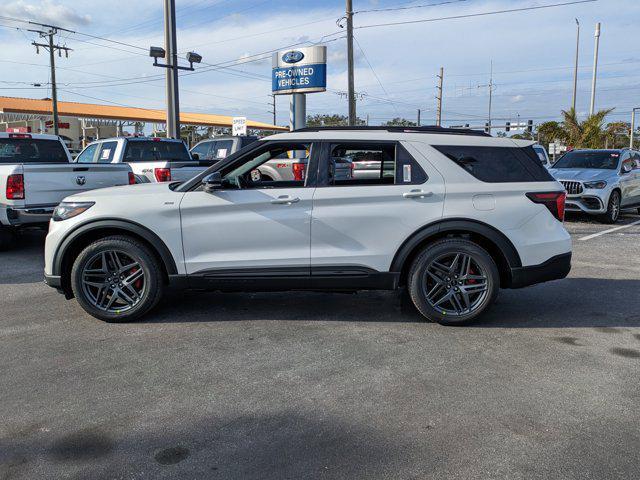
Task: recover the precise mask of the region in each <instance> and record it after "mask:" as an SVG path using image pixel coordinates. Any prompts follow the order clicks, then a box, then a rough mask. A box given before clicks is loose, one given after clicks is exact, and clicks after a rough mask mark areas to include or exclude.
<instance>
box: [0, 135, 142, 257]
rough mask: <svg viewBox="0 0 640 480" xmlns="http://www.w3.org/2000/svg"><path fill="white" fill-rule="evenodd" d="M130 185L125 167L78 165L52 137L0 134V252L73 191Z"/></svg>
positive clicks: (44, 219) (46, 217)
mask: <svg viewBox="0 0 640 480" xmlns="http://www.w3.org/2000/svg"><path fill="white" fill-rule="evenodd" d="M130 183H134V177H133V172H132V171H131V168H130V167H129V166H128V165H78V164H75V163H71V156H70V155H69V151H68V150H67V147H66V146H65V144H64V142H63V141H62V140H61V139H60V137H57V136H55V135H43V134H30V133H6V132H0V250H2V249H6V248H8V247H9V246H10V245H11V243H12V242H13V240H14V237H15V235H14V234H15V232H16V230H18V229H21V228H25V227H46V226H47V225H48V222H49V218H50V217H51V214H52V213H53V210H54V209H55V207H56V206H57V205H58V203H60V201H61V200H62V199H63V198H65V197H68V196H69V195H73V194H75V193H80V192H84V191H86V190H93V189H96V188H103V187H113V186H115V185H127V184H130Z"/></svg>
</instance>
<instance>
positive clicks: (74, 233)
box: [52, 219, 178, 297]
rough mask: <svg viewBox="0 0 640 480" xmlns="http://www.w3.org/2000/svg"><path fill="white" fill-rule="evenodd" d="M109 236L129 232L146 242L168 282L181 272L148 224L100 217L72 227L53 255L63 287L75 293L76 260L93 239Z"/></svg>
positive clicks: (55, 269)
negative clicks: (72, 275)
mask: <svg viewBox="0 0 640 480" xmlns="http://www.w3.org/2000/svg"><path fill="white" fill-rule="evenodd" d="M110 235H126V236H129V237H133V238H135V239H137V240H138V241H140V242H142V243H144V244H145V245H146V246H147V247H149V249H150V250H151V252H152V253H153V254H154V256H155V257H156V259H157V260H158V262H159V264H160V267H161V269H162V272H163V275H164V280H165V282H167V281H168V278H169V276H170V275H176V274H177V273H178V271H177V267H176V262H175V259H174V258H173V255H172V254H171V251H170V250H169V248H168V247H167V246H166V245H165V243H164V242H163V241H162V239H161V238H160V237H158V235H156V234H155V233H154V232H152V231H151V230H149V229H148V228H147V227H145V226H143V225H140V224H139V223H135V222H132V221H129V220H119V219H101V220H95V221H92V222H87V223H84V224H82V225H79V226H77V227H76V228H74V229H73V230H71V231H70V232H69V233H68V234H67V235H66V236H65V237H64V239H63V240H62V242H61V243H60V246H59V247H58V249H57V250H56V253H55V255H54V258H53V266H52V270H53V275H59V276H60V277H61V287H62V290H63V291H64V292H65V294H66V295H67V297H70V296H72V295H73V294H72V292H71V281H70V272H71V267H72V265H73V260H74V259H75V258H76V256H77V255H78V254H79V253H80V252H81V251H82V249H83V248H85V247H86V246H87V245H89V244H90V243H91V242H92V241H94V240H97V239H99V238H103V237H106V236H110Z"/></svg>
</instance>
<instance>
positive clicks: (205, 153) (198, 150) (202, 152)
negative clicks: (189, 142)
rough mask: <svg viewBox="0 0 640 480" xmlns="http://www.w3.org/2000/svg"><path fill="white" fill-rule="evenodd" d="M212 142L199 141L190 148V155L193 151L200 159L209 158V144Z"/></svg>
mask: <svg viewBox="0 0 640 480" xmlns="http://www.w3.org/2000/svg"><path fill="white" fill-rule="evenodd" d="M212 143H213V142H203V143H199V144H198V145H196V146H195V147H193V149H191V155H193V154H194V153H195V154H197V155H198V158H199V159H200V160H209V159H210V157H209V150H210V149H211V144H212Z"/></svg>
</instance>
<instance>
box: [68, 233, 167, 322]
mask: <svg viewBox="0 0 640 480" xmlns="http://www.w3.org/2000/svg"><path fill="white" fill-rule="evenodd" d="M114 255H115V256H114ZM105 265H106V266H105ZM116 270H117V271H118V274H117V275H114V272H116ZM100 285H101V286H100ZM71 288H72V289H73V293H74V295H75V297H76V299H77V300H78V303H79V304H80V306H81V307H82V308H83V309H84V311H86V312H87V313H88V314H89V315H91V316H93V317H95V318H98V319H100V320H104V321H105V322H113V323H118V322H128V321H132V320H135V319H137V318H140V317H142V316H143V315H145V314H146V313H148V312H149V311H150V310H151V309H152V308H153V307H155V306H156V304H157V303H158V301H159V300H160V298H161V297H162V292H163V289H164V282H163V274H162V270H161V267H160V264H159V262H158V260H157V259H156V257H155V256H154V255H153V253H152V252H151V250H150V249H149V248H148V247H147V246H146V245H144V244H143V243H141V242H139V241H138V240H136V239H133V238H131V237H126V236H111V237H105V238H102V239H100V240H97V241H95V242H93V243H91V244H90V245H89V246H87V247H86V248H85V249H84V250H82V252H80V255H78V257H77V258H76V260H75V262H74V263H73V267H72V269H71ZM114 297H115V298H114Z"/></svg>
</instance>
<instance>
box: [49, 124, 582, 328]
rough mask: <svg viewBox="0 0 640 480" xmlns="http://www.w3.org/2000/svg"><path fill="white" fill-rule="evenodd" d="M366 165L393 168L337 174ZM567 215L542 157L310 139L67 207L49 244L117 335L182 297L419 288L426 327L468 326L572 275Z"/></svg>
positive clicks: (63, 280) (468, 136) (75, 287)
mask: <svg viewBox="0 0 640 480" xmlns="http://www.w3.org/2000/svg"><path fill="white" fill-rule="evenodd" d="M296 151H309V168H307V169H305V172H304V178H302V179H299V180H282V181H265V180H264V179H263V178H262V177H261V176H260V175H259V174H256V170H257V169H258V168H259V167H260V166H261V165H263V164H264V163H267V162H270V161H272V159H274V158H278V157H280V156H281V155H283V154H285V153H286V154H287V155H291V152H296ZM357 151H366V152H378V154H379V155H380V158H382V159H383V161H384V162H385V163H386V164H387V165H384V166H383V168H381V169H380V170H379V172H380V173H379V176H378V177H377V178H366V179H365V178H345V179H340V178H336V176H334V175H332V174H331V172H332V168H333V164H334V162H335V160H336V159H339V158H340V156H344V155H348V156H353V155H356V152H357ZM385 172H393V173H394V174H393V176H389V175H386V173H385ZM445 193H446V195H445ZM564 199H565V191H564V188H563V187H562V185H560V184H559V183H558V182H557V181H555V180H554V179H553V177H551V175H550V174H549V172H548V171H547V170H546V169H545V168H544V167H543V166H542V165H541V164H540V162H539V161H538V158H537V156H536V154H535V152H534V151H533V149H532V147H531V142H514V141H512V140H509V139H500V138H492V137H490V136H487V135H485V134H483V133H479V132H475V131H471V130H469V131H461V130H457V129H456V130H450V129H446V128H436V127H430V128H427V127H422V128H414V129H412V132H410V133H409V132H405V131H403V129H402V128H396V127H384V128H376V127H366V128H365V127H361V128H358V127H353V128H350V129H344V128H342V129H332V128H308V129H302V130H297V131H295V132H292V133H285V134H279V135H274V136H271V137H268V138H267V139H265V140H261V141H258V142H255V143H254V144H252V145H251V146H249V147H247V148H245V149H243V150H241V151H239V152H237V153H236V154H233V155H231V156H229V157H228V158H227V159H226V160H225V161H224V162H219V163H217V164H216V165H213V166H212V167H211V168H209V169H207V171H206V172H203V173H202V174H200V175H198V176H197V177H195V178H193V179H191V180H190V181H188V182H185V183H183V184H176V183H163V184H153V185H136V186H133V187H128V188H126V189H124V188H112V189H107V190H98V191H95V192H88V193H84V194H80V195H74V196H71V197H69V198H67V199H66V200H65V202H63V203H62V204H61V205H60V207H58V209H57V210H56V214H55V215H54V217H53V221H52V223H51V227H50V229H49V234H48V236H47V240H46V246H45V279H46V282H47V283H48V284H49V285H50V286H52V287H55V288H57V289H58V290H59V291H61V292H63V293H64V294H65V295H66V297H67V298H71V297H74V296H75V297H76V299H77V301H78V302H79V304H80V305H81V306H82V308H84V309H85V310H86V311H87V312H88V313H89V314H91V315H93V316H95V317H97V318H100V319H102V320H105V321H109V322H121V321H127V320H133V319H135V318H138V317H140V316H142V315H144V314H146V313H147V312H149V311H150V310H151V309H152V308H153V307H154V306H155V305H156V304H157V302H158V300H159V299H160V297H161V296H162V293H163V290H164V289H165V287H167V286H169V285H171V286H186V287H188V288H193V289H196V290H219V291H256V290H262V291H265V290H266V291H278V290H305V289H310V290H329V291H356V290H363V289H387V290H392V289H397V288H400V287H406V288H407V289H408V292H409V294H410V296H411V299H412V300H413V303H414V304H415V306H416V307H417V308H418V310H419V311H420V312H421V313H422V314H423V315H424V316H425V317H426V318H429V319H432V320H435V321H438V322H440V323H443V324H462V323H466V322H469V321H471V320H474V319H476V318H477V317H478V316H479V315H481V314H482V313H484V312H485V311H486V310H487V309H488V308H489V307H490V305H491V304H492V303H493V302H494V300H495V299H496V296H497V294H498V290H499V289H500V288H520V287H524V286H527V285H532V284H534V283H539V282H544V281H547V280H554V279H560V278H564V277H565V276H566V275H567V273H568V272H569V269H570V262H571V238H570V236H569V234H568V233H567V231H566V230H565V229H564V226H563V224H562V220H563V215H564ZM256 308H257V307H256ZM211 311H212V312H215V308H214V309H212V310H211ZM213 314H214V313H212V315H213Z"/></svg>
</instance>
